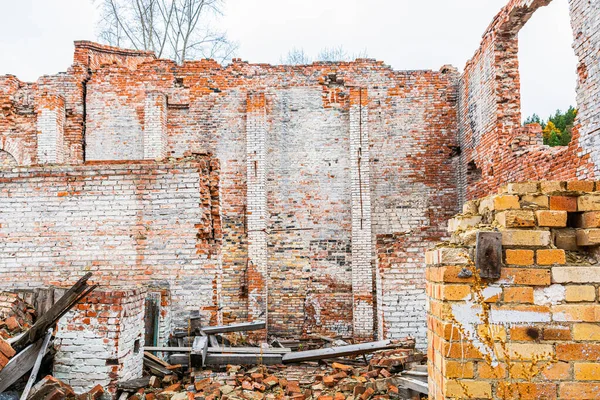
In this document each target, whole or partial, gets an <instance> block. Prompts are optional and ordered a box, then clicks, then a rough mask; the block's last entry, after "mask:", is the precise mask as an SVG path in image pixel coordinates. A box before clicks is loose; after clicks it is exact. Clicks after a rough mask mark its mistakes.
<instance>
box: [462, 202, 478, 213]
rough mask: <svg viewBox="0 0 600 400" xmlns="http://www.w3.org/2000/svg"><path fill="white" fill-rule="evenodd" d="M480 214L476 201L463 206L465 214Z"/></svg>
mask: <svg viewBox="0 0 600 400" xmlns="http://www.w3.org/2000/svg"><path fill="white" fill-rule="evenodd" d="M477 213H479V204H478V202H477V201H475V200H471V201H467V202H466V203H465V204H463V214H468V215H475V214H477Z"/></svg>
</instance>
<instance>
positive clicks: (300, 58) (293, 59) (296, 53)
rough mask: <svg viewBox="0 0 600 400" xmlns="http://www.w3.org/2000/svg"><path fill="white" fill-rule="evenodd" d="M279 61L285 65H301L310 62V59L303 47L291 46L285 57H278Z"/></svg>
mask: <svg viewBox="0 0 600 400" xmlns="http://www.w3.org/2000/svg"><path fill="white" fill-rule="evenodd" d="M279 62H280V63H281V64H286V65H303V64H310V63H311V62H312V61H311V59H310V57H309V56H308V54H306V53H305V52H304V49H303V48H301V47H300V48H298V47H293V48H292V49H291V50H290V51H288V53H287V54H286V55H285V57H283V56H282V57H281V58H280V59H279Z"/></svg>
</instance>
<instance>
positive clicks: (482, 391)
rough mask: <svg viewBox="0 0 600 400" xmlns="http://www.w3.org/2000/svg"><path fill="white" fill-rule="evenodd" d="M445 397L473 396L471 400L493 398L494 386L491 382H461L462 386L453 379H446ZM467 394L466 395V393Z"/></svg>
mask: <svg viewBox="0 0 600 400" xmlns="http://www.w3.org/2000/svg"><path fill="white" fill-rule="evenodd" d="M443 392H444V396H446V397H450V398H459V399H460V398H465V396H471V398H483V399H490V398H492V397H491V396H492V386H491V384H490V383H489V382H483V381H465V380H462V379H461V381H460V384H459V383H458V382H457V381H456V380H454V379H452V380H449V379H444V388H443ZM465 392H466V393H465Z"/></svg>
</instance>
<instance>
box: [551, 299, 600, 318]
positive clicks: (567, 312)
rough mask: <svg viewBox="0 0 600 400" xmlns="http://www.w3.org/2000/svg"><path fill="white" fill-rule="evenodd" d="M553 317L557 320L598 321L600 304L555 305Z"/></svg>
mask: <svg viewBox="0 0 600 400" xmlns="http://www.w3.org/2000/svg"><path fill="white" fill-rule="evenodd" d="M552 318H553V319H554V321H557V322H560V321H564V322H598V321H600V305H598V304H589V303H580V304H563V305H558V306H554V307H553V308H552Z"/></svg>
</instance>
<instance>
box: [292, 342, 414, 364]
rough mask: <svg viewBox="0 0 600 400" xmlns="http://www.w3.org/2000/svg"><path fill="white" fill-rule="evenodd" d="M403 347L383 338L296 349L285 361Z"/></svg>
mask: <svg viewBox="0 0 600 400" xmlns="http://www.w3.org/2000/svg"><path fill="white" fill-rule="evenodd" d="M397 347H403V345H402V344H394V343H393V342H392V341H391V340H382V341H380V342H370V343H362V344H353V345H349V346H340V347H329V348H326V349H319V350H308V351H296V352H293V353H288V354H286V355H284V356H283V363H284V364H290V363H297V362H302V361H316V360H325V359H328V358H337V357H345V356H358V355H361V354H367V353H372V352H374V351H378V350H386V349H393V348H397Z"/></svg>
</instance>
